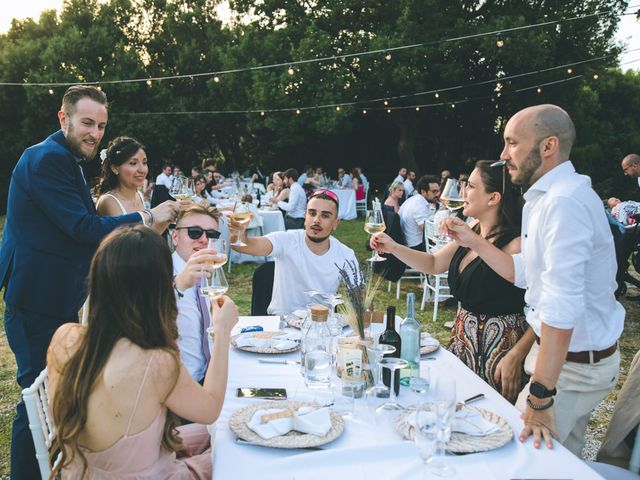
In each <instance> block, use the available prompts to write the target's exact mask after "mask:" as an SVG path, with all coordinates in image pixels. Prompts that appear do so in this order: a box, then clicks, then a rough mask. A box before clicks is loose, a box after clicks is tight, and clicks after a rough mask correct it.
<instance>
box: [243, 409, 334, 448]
mask: <svg viewBox="0 0 640 480" xmlns="http://www.w3.org/2000/svg"><path fill="white" fill-rule="evenodd" d="M282 411H284V410H283V409H279V408H270V409H266V410H258V411H256V412H255V413H254V414H253V417H251V420H249V423H247V426H248V427H249V428H250V429H251V430H253V431H254V432H256V433H257V434H258V435H260V436H261V437H262V438H264V439H265V440H269V439H270V438H273V437H277V436H279V435H285V434H287V433H289V432H290V431H291V430H296V431H297V432H301V433H310V434H312V435H317V436H319V437H323V436H325V435H326V434H327V433H328V432H329V430H331V416H330V415H329V409H328V408H313V407H300V408H299V409H298V411H297V413H296V414H295V415H294V416H292V417H284V418H277V419H275V420H271V421H270V422H267V423H262V420H261V419H262V416H263V415H267V414H270V413H278V412H282Z"/></svg>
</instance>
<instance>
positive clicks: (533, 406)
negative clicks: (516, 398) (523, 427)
mask: <svg viewBox="0 0 640 480" xmlns="http://www.w3.org/2000/svg"><path fill="white" fill-rule="evenodd" d="M553 402H554V400H553V397H551V398H550V399H549V402H547V403H545V404H544V405H536V404H535V403H533V402H532V401H531V395H527V405H528V406H529V408H531V409H533V410H535V411H538V412H539V411H541V410H546V409H547V408H551V407H552V406H553Z"/></svg>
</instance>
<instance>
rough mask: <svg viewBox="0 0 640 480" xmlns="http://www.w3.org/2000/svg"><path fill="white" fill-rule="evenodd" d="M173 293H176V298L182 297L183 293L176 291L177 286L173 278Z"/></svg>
mask: <svg viewBox="0 0 640 480" xmlns="http://www.w3.org/2000/svg"><path fill="white" fill-rule="evenodd" d="M173 291H174V292H176V295H178V298H182V297H184V292H181V291H180V289H178V286H177V285H176V277H173Z"/></svg>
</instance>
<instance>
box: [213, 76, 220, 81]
mask: <svg viewBox="0 0 640 480" xmlns="http://www.w3.org/2000/svg"><path fill="white" fill-rule="evenodd" d="M213 81H214V82H216V83H218V82H219V81H220V77H219V76H217V75H216V76H215V77H213Z"/></svg>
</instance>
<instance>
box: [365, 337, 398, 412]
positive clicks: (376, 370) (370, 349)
mask: <svg viewBox="0 0 640 480" xmlns="http://www.w3.org/2000/svg"><path fill="white" fill-rule="evenodd" d="M395 351H396V347H394V346H393V345H387V344H384V343H376V344H370V345H367V357H368V358H369V368H370V369H371V373H372V374H373V378H374V381H375V383H374V385H373V386H371V387H369V389H368V390H367V392H366V395H367V404H368V406H369V407H370V409H371V410H374V408H375V406H376V405H374V404H375V403H376V402H377V399H378V398H389V387H387V386H386V385H385V384H384V383H383V382H382V367H380V360H382V358H383V357H384V355H390V354H392V353H394V352H395ZM372 413H373V412H372Z"/></svg>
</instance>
